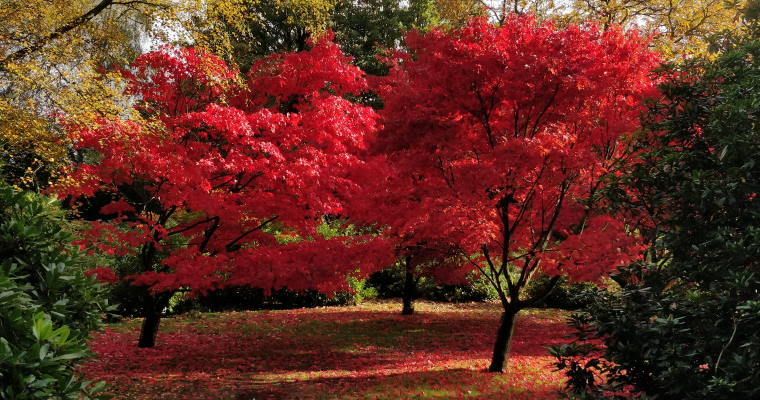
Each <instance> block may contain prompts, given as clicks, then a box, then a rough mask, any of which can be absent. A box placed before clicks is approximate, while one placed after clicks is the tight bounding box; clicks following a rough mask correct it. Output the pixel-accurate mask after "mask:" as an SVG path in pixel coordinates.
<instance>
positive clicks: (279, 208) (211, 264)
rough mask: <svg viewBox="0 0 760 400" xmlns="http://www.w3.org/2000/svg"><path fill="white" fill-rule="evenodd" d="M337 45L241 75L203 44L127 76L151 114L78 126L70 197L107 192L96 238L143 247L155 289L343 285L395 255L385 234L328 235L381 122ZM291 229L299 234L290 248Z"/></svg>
mask: <svg viewBox="0 0 760 400" xmlns="http://www.w3.org/2000/svg"><path fill="white" fill-rule="evenodd" d="M348 61H349V60H348V58H347V57H346V56H344V55H343V54H342V53H341V52H340V50H339V49H338V47H337V46H336V45H335V44H333V43H330V42H327V41H321V42H318V43H315V44H314V46H313V48H312V49H311V50H309V51H305V52H302V53H298V54H282V55H275V56H272V57H269V58H267V59H265V60H262V61H260V62H259V63H257V64H256V65H255V66H254V67H253V69H252V70H251V73H250V75H249V77H248V82H247V84H243V83H242V80H241V79H239V73H238V71H235V70H233V69H231V68H229V67H228V66H227V65H225V63H224V62H222V61H221V60H219V59H217V58H216V57H214V56H212V55H209V54H206V53H203V52H201V51H197V50H193V49H174V48H169V47H167V48H163V49H161V50H160V51H157V52H153V53H148V54H145V55H143V56H141V57H139V58H138V59H137V61H136V62H135V63H134V64H133V65H132V67H131V68H129V69H128V70H126V71H125V72H124V74H125V76H126V77H127V79H128V93H130V94H133V95H134V96H136V99H137V103H136V105H135V109H136V110H137V111H139V112H140V114H141V115H142V117H143V119H142V120H134V119H133V120H123V119H113V120H104V121H100V123H98V124H97V125H95V126H74V127H70V128H71V129H70V134H71V136H72V138H74V140H75V147H76V151H78V152H79V153H80V154H81V155H82V159H83V160H84V162H82V163H80V164H78V165H77V166H76V168H75V170H74V172H73V174H72V176H71V179H69V180H68V181H67V182H68V183H67V184H62V185H59V186H58V187H56V188H55V190H56V191H57V193H58V194H59V195H60V196H62V197H65V196H69V195H71V196H74V197H82V196H93V195H96V194H98V195H102V194H103V193H106V194H108V196H110V198H111V199H112V202H111V203H109V204H107V205H105V206H103V207H102V208H101V209H100V213H101V214H102V215H103V217H102V218H101V220H102V221H101V222H96V223H93V224H92V230H91V231H90V232H89V235H88V238H87V241H88V242H90V243H98V244H99V245H100V246H103V245H106V244H107V245H109V246H111V248H112V250H113V251H114V252H116V253H118V254H127V253H128V252H130V251H131V252H134V253H135V254H138V255H139V259H140V260H141V262H142V264H143V265H142V267H143V268H142V272H141V273H139V274H137V275H135V276H131V277H129V278H130V279H132V280H133V283H134V284H136V285H147V286H150V287H151V289H152V290H153V292H154V293H155V292H162V291H173V290H176V289H178V288H181V287H182V288H185V287H187V288H191V289H192V290H193V291H195V292H201V293H202V292H205V291H207V290H211V289H215V288H219V287H221V286H224V285H227V284H236V285H252V286H256V287H262V288H266V289H270V288H279V287H282V286H288V287H290V288H291V289H302V288H307V287H317V288H320V289H324V290H334V289H337V288H339V287H342V286H343V285H345V277H346V275H347V274H349V273H355V272H358V273H362V274H366V273H368V272H371V271H372V270H374V269H375V266H376V265H377V266H382V265H384V264H385V263H386V261H385V260H386V259H387V258H388V255H389V254H390V253H389V252H388V251H387V249H385V245H384V243H383V241H382V240H381V239H379V238H376V237H373V236H354V237H350V238H344V237H337V238H333V239H329V240H328V239H322V238H319V236H318V235H317V234H316V231H315V228H316V226H317V225H319V224H320V223H321V221H322V216H324V215H326V214H337V213H340V212H341V203H342V198H343V197H345V195H346V192H347V191H350V190H353V189H354V188H355V187H356V186H357V183H356V182H354V181H352V180H351V179H350V178H349V171H351V170H352V169H355V168H358V167H359V166H360V165H361V164H362V158H361V157H362V155H363V154H364V153H365V152H366V147H367V145H366V141H367V140H368V139H369V138H370V137H371V136H372V135H374V133H375V131H376V121H375V120H376V114H375V112H374V111H373V110H372V109H371V108H369V107H365V106H361V105H358V104H355V103H352V102H350V101H348V100H346V98H345V96H346V95H348V94H356V93H358V92H359V91H361V90H363V89H365V88H366V86H367V83H366V82H365V80H364V78H363V77H362V75H361V72H360V70H359V69H358V68H356V67H353V66H351V65H350V64H349V62H348ZM278 235H285V236H287V237H290V238H293V237H296V238H299V239H300V241H298V242H296V243H291V244H288V245H283V244H281V243H280V242H281V241H282V240H281V239H282V238H278Z"/></svg>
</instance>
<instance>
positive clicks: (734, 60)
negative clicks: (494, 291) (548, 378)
mask: <svg viewBox="0 0 760 400" xmlns="http://www.w3.org/2000/svg"><path fill="white" fill-rule="evenodd" d="M664 72H665V74H663V77H664V78H666V81H665V83H664V84H663V85H662V86H661V91H662V94H663V96H664V99H662V100H661V101H659V102H657V103H655V104H653V105H652V109H651V111H650V115H649V118H647V120H645V121H646V127H647V128H648V132H643V133H642V136H641V137H640V139H639V140H638V141H637V142H636V143H634V145H635V147H636V150H637V151H639V155H640V157H641V160H640V162H638V163H636V164H635V165H633V166H631V167H630V168H629V169H628V170H627V171H624V172H623V173H621V174H620V177H619V178H618V179H617V180H612V183H613V185H611V186H610V191H609V193H608V198H609V199H611V200H612V205H613V206H615V205H618V206H620V207H625V208H626V210H627V211H628V212H629V213H630V214H631V215H636V216H638V217H640V218H641V219H642V220H644V221H647V223H646V224H642V225H640V226H639V227H637V230H638V232H640V234H641V235H642V237H644V238H646V239H647V240H648V243H649V245H650V246H649V249H648V251H647V253H646V257H645V259H644V260H643V261H642V262H641V263H639V264H636V265H632V266H629V267H627V268H623V269H621V271H620V273H619V274H618V275H617V276H616V277H615V280H616V281H618V282H619V283H621V286H622V289H621V292H620V293H618V294H613V293H609V294H606V295H604V296H600V297H599V298H598V302H595V303H594V304H592V305H591V306H590V307H589V309H588V310H589V313H588V314H584V315H579V316H576V317H575V319H574V323H575V325H576V327H577V328H578V340H577V341H576V342H574V343H572V344H568V345H565V346H560V347H557V348H555V349H554V350H553V351H554V353H555V355H556V356H557V357H558V364H557V365H558V367H560V368H561V369H564V370H565V371H567V374H568V377H569V378H570V381H569V383H568V389H569V391H570V394H572V395H573V396H574V397H577V398H625V397H628V396H630V395H637V396H639V397H640V398H647V399H727V400H728V399H760V368H758V366H760V262H759V261H758V260H760V124H758V121H760V36H757V35H755V36H754V37H753V38H748V39H747V40H746V41H745V42H744V43H740V44H739V45H738V46H737V47H736V48H732V49H728V50H727V51H725V52H724V53H723V54H722V55H720V56H719V57H718V58H717V59H715V60H693V61H691V62H689V63H686V64H682V65H675V66H667V67H666V68H665V71H664ZM644 133H646V135H644ZM630 194H633V196H630ZM587 338H592V339H596V340H595V341H588V340H586V339H587ZM600 342H601V343H602V344H603V346H600V347H599V348H596V344H598V343H600ZM580 360H583V361H580ZM599 375H601V376H602V379H597V377H599Z"/></svg>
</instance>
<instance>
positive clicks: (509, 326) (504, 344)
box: [488, 307, 520, 373]
mask: <svg viewBox="0 0 760 400" xmlns="http://www.w3.org/2000/svg"><path fill="white" fill-rule="evenodd" d="M519 311H520V310H512V309H511V307H508V309H506V310H504V312H503V313H502V314H501V324H500V325H499V330H498V331H496V343H495V344H494V347H493V357H492V358H491V365H490V366H489V367H488V372H500V373H501V372H504V370H505V369H506V366H507V357H508V356H509V348H510V346H511V345H512V333H513V332H514V329H515V316H517V313H518V312H519Z"/></svg>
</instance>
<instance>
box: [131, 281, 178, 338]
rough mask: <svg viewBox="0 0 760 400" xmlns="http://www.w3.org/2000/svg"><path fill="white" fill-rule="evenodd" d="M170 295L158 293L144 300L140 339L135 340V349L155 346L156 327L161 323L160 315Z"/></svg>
mask: <svg viewBox="0 0 760 400" xmlns="http://www.w3.org/2000/svg"><path fill="white" fill-rule="evenodd" d="M171 296H172V293H159V294H157V295H154V296H151V295H148V297H147V298H146V300H145V315H144V318H143V323H142V328H141V329H140V338H139V339H138V340H137V347H142V348H145V347H153V346H155V345H156V335H157V334H158V326H159V324H160V323H161V313H162V312H163V311H164V308H165V307H166V305H167V304H169V299H170V298H171Z"/></svg>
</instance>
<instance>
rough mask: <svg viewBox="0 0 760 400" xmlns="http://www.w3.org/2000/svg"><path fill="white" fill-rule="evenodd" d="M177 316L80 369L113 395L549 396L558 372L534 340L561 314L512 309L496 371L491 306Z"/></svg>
mask: <svg viewBox="0 0 760 400" xmlns="http://www.w3.org/2000/svg"><path fill="white" fill-rule="evenodd" d="M416 309H417V314H416V315H413V316H402V315H400V314H399V304H398V303H396V302H372V303H367V304H362V305H360V306H356V307H326V308H317V309H298V310H284V311H258V312H257V311H250V312H227V313H203V314H198V313H196V314H188V315H182V316H179V317H174V318H167V319H165V320H164V321H163V322H162V328H161V332H160V333H159V337H158V344H157V346H156V347H155V348H154V349H138V348H137V347H136V346H135V340H136V338H137V331H138V328H139V321H137V320H130V321H126V322H123V323H119V324H115V325H112V326H110V327H108V328H106V329H105V331H103V332H101V333H99V334H97V335H96V337H95V339H94V340H93V341H92V343H91V347H92V349H93V350H94V351H95V353H96V355H97V356H96V358H94V359H92V360H91V361H90V362H89V363H87V364H85V365H84V367H83V368H82V372H83V373H84V375H86V376H87V377H88V378H89V379H94V380H105V381H107V383H108V384H109V385H111V389H110V392H111V393H112V394H114V395H115V396H116V398H117V399H247V400H251V399H256V400H261V399H457V398H468V399H543V398H548V399H554V398H556V397H557V396H556V390H557V389H558V388H559V387H560V386H561V385H562V377H561V375H560V374H559V373H557V372H553V371H552V366H551V362H552V358H551V357H550V356H548V354H547V352H546V346H549V345H552V344H558V343H560V342H562V341H563V336H565V335H566V334H567V333H569V329H568V328H567V327H566V326H565V325H564V319H565V317H566V314H565V313H563V312H560V311H556V310H525V311H523V312H522V313H521V314H520V315H519V316H518V322H517V328H516V331H515V339H514V342H513V344H512V352H511V358H510V364H509V368H508V372H507V373H506V374H503V375H498V374H489V373H486V372H484V369H485V368H486V366H487V365H488V361H489V357H490V352H491V346H492V343H493V340H494V335H495V331H496V324H497V321H498V318H499V309H500V307H499V306H498V305H497V304H458V305H457V304H442V303H426V302H420V303H419V304H417V306H416Z"/></svg>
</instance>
